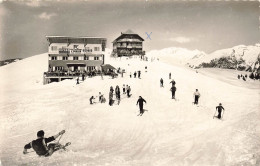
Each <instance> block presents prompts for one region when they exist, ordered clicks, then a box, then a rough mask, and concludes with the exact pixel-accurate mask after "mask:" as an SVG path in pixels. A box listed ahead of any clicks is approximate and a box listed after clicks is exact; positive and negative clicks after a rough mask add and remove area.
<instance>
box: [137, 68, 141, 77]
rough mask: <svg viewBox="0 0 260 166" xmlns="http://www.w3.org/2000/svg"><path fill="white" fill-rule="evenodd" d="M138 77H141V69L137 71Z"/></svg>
mask: <svg viewBox="0 0 260 166" xmlns="http://www.w3.org/2000/svg"><path fill="white" fill-rule="evenodd" d="M138 78H141V71H140V70H139V71H138Z"/></svg>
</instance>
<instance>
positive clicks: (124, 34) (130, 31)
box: [112, 29, 144, 43]
mask: <svg viewBox="0 0 260 166" xmlns="http://www.w3.org/2000/svg"><path fill="white" fill-rule="evenodd" d="M126 35H134V36H137V37H138V38H140V39H141V40H142V41H144V39H143V38H142V37H141V36H139V35H138V34H137V33H135V32H133V31H132V30H131V29H128V30H127V31H125V32H121V35H120V36H119V37H117V38H116V39H115V40H114V41H113V42H112V43H114V42H116V41H117V40H118V39H120V38H122V37H123V36H126Z"/></svg>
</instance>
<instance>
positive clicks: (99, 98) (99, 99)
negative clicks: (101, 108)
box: [98, 92, 102, 102]
mask: <svg viewBox="0 0 260 166" xmlns="http://www.w3.org/2000/svg"><path fill="white" fill-rule="evenodd" d="M101 98H102V94H101V92H99V93H98V101H99V102H101Z"/></svg>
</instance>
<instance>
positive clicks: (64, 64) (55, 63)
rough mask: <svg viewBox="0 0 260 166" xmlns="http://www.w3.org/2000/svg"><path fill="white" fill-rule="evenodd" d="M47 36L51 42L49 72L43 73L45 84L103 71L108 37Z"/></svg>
mask: <svg viewBox="0 0 260 166" xmlns="http://www.w3.org/2000/svg"><path fill="white" fill-rule="evenodd" d="M46 38H47V40H48V42H49V47H48V56H49V57H48V58H49V59H48V62H49V63H48V72H44V74H43V84H48V83H50V82H59V81H62V80H64V79H73V78H75V77H79V76H80V75H91V76H92V75H96V74H98V73H101V72H102V65H104V62H105V55H104V51H105V48H106V42H107V39H106V38H100V37H68V36H46Z"/></svg>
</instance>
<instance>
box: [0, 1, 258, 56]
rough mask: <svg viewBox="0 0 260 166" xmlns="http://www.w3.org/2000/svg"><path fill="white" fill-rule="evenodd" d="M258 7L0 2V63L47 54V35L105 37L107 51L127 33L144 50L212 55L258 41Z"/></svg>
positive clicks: (245, 3) (184, 3)
mask: <svg viewBox="0 0 260 166" xmlns="http://www.w3.org/2000/svg"><path fill="white" fill-rule="evenodd" d="M258 5H259V2H258V1H240V0H237V1H214V0H212V1H207V0H204V1H199V0H198V1H188V0H187V1H177V0H176V1H169V0H168V1H166V0H165V1H158V0H157V1H150V0H146V1H145V0H140V1H136V0H132V1H123V0H120V1H119V0H113V1H111V0H106V1H105V0H97V1H94V0H88V1H75V0H74V1H62V0H60V1H2V0H0V60H4V59H11V58H26V57H29V56H33V55H36V54H40V53H44V52H47V48H48V42H47V40H46V36H48V35H61V36H73V37H74V36H75V37H77V36H97V37H105V38H107V47H108V48H110V49H111V48H112V41H113V40H114V39H115V38H117V37H118V36H119V35H120V33H121V32H125V31H127V30H128V29H131V30H132V31H134V32H136V33H137V34H139V35H140V36H141V37H143V38H144V39H145V41H144V50H145V51H150V50H158V49H163V48H168V47H182V48H187V49H191V50H193V49H198V50H201V51H204V52H206V53H211V52H213V51H215V50H218V49H224V48H229V47H233V46H236V45H240V44H244V45H254V44H256V43H259V39H260V35H259V8H258ZM147 34H150V38H148V36H147Z"/></svg>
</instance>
